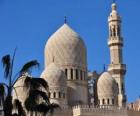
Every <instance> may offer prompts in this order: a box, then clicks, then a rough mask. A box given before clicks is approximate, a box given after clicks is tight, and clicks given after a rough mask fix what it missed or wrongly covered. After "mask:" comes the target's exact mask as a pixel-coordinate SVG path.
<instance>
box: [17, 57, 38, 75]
mask: <svg viewBox="0 0 140 116" xmlns="http://www.w3.org/2000/svg"><path fill="white" fill-rule="evenodd" d="M36 67H37V68H39V63H38V61H37V60H32V61H29V62H27V63H26V64H25V65H24V66H23V67H22V69H21V70H20V72H19V74H20V75H21V74H22V73H25V72H28V73H30V72H31V70H32V68H36Z"/></svg>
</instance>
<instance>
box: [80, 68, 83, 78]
mask: <svg viewBox="0 0 140 116" xmlns="http://www.w3.org/2000/svg"><path fill="white" fill-rule="evenodd" d="M80 78H81V80H83V74H82V70H81V71H80Z"/></svg>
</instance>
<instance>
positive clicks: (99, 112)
mask: <svg viewBox="0 0 140 116" xmlns="http://www.w3.org/2000/svg"><path fill="white" fill-rule="evenodd" d="M94 115H95V116H139V115H140V112H138V111H134V110H130V109H127V108H120V107H114V106H112V107H111V106H101V107H94V106H89V105H82V106H80V105H79V106H74V107H73V116H94Z"/></svg>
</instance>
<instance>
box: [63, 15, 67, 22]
mask: <svg viewBox="0 0 140 116" xmlns="http://www.w3.org/2000/svg"><path fill="white" fill-rule="evenodd" d="M64 23H65V24H66V23H67V17H66V16H65V17H64Z"/></svg>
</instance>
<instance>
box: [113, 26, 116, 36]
mask: <svg viewBox="0 0 140 116" xmlns="http://www.w3.org/2000/svg"><path fill="white" fill-rule="evenodd" d="M113 36H116V30H115V28H113Z"/></svg>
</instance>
